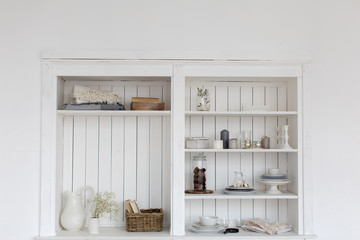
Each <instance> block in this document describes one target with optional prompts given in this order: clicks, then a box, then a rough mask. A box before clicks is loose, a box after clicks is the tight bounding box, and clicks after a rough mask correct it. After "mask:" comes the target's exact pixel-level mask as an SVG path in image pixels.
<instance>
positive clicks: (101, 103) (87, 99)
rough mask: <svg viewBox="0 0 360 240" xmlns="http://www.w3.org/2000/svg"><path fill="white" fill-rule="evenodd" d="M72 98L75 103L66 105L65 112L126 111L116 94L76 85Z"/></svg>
mask: <svg viewBox="0 0 360 240" xmlns="http://www.w3.org/2000/svg"><path fill="white" fill-rule="evenodd" d="M72 98H73V102H71V103H67V104H64V109H65V110H125V107H124V105H122V104H121V98H120V97H119V96H118V95H117V94H116V93H112V92H108V91H104V90H97V89H91V88H88V87H85V86H77V85H75V86H74V89H73V94H72Z"/></svg>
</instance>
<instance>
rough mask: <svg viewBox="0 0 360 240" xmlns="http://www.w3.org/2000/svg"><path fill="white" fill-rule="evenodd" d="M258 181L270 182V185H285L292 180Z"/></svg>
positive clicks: (261, 181) (262, 181)
mask: <svg viewBox="0 0 360 240" xmlns="http://www.w3.org/2000/svg"><path fill="white" fill-rule="evenodd" d="M258 182H260V183H263V184H268V185H284V184H288V183H291V181H289V180H285V181H274V180H271V181H270V180H266V181H265V180H258Z"/></svg>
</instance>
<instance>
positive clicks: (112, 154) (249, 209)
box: [36, 51, 314, 239]
mask: <svg viewBox="0 0 360 240" xmlns="http://www.w3.org/2000/svg"><path fill="white" fill-rule="evenodd" d="M294 56H295V55H291V54H289V55H286V54H275V55H272V57H271V56H270V57H269V55H268V56H265V55H261V54H258V53H241V52H240V53H236V52H231V53H229V52H227V53H207V52H143V51H71V52H68V51H44V53H43V81H42V109H43V111H42V156H41V227H40V236H38V237H36V238H37V239H222V238H223V235H221V234H215V235H209V234H205V235H203V234H195V233H191V232H188V231H187V226H188V225H189V224H191V223H192V222H193V221H196V220H197V219H198V217H199V216H201V215H217V216H219V217H224V218H228V219H238V218H240V219H246V218H253V217H261V218H268V219H270V220H275V221H280V222H287V223H290V224H292V225H293V228H294V231H293V232H290V233H286V234H283V235H279V236H267V235H263V234H256V233H249V232H243V231H240V233H239V234H232V235H226V239H311V238H314V235H313V232H312V215H311V211H312V203H311V202H312V199H311V196H312V193H311V163H310V161H309V159H310V154H309V152H308V151H307V147H308V144H309V141H308V140H307V139H305V138H304V135H305V134H304V133H306V134H308V133H307V132H306V129H305V128H306V125H304V100H303V96H304V92H303V86H304V85H306V81H308V80H307V72H306V71H305V69H306V68H307V66H308V63H309V59H310V58H309V57H307V56H305V55H296V56H295V57H294ZM269 59H271V60H269ZM254 60H256V61H254ZM305 79H306V81H305ZM76 84H79V85H85V86H89V87H91V88H96V89H104V90H110V91H113V92H116V93H118V94H119V95H120V96H121V98H122V99H123V101H124V105H125V108H126V109H129V106H130V102H131V97H135V96H139V97H158V98H160V99H161V100H162V101H164V102H165V106H166V110H165V111H129V110H127V111H65V110H61V106H62V104H63V103H64V102H69V99H70V93H71V90H72V87H73V86H74V85H76ZM202 86H204V87H206V88H207V89H209V92H210V95H211V109H210V111H208V112H197V111H196V110H195V96H196V95H195V92H196V88H197V87H202ZM264 104H265V105H267V106H268V107H269V111H258V112H244V111H241V105H253V106H262V105H264ZM282 124H289V125H290V131H289V134H290V145H291V146H293V148H294V149H286V150H285V149H275V148H274V146H275V141H274V139H275V131H274V129H275V127H276V126H279V125H282ZM304 126H305V128H304ZM222 129H228V130H229V131H230V137H231V138H232V137H237V138H238V137H239V136H240V132H241V131H242V130H252V132H253V139H254V140H257V139H259V138H260V137H261V136H262V135H267V136H269V137H270V138H271V147H272V148H271V149H249V150H247V149H223V150H215V149H185V144H184V139H185V137H209V138H211V139H219V132H220V131H221V130H222ZM306 136H307V135H306ZM199 153H203V154H205V155H206V156H207V159H208V168H207V188H208V189H213V190H215V192H214V193H213V194H210V195H191V194H185V193H184V191H185V189H188V188H192V168H191V158H192V156H193V155H196V154H199ZM304 156H305V157H304ZM304 166H306V168H304ZM273 167H279V168H281V169H282V171H283V172H285V173H287V174H288V175H289V177H290V178H291V180H292V182H291V183H290V184H289V185H288V186H281V190H283V194H280V195H269V194H265V193H264V191H265V190H266V189H265V186H264V185H262V184H260V183H258V182H257V179H258V178H259V176H260V175H261V174H263V173H265V172H266V169H267V168H273ZM236 170H237V171H239V170H241V171H242V172H244V173H245V174H246V176H247V177H248V179H249V181H250V184H251V185H253V186H254V187H255V188H256V189H257V190H258V191H257V192H256V193H254V194H247V195H227V194H224V193H223V192H222V189H224V188H225V187H226V186H227V185H229V184H230V183H231V182H232V179H233V171H236ZM309 184H310V185H309ZM86 185H89V186H92V187H93V188H94V189H95V190H96V191H106V190H111V191H114V192H115V193H116V195H117V198H118V201H120V202H121V203H122V202H123V201H124V200H126V199H136V200H137V201H138V203H139V205H140V207H141V208H154V207H161V208H163V209H164V212H165V224H164V225H165V229H164V231H162V232H159V233H128V232H126V231H125V230H124V224H125V222H124V213H123V212H122V213H121V214H120V217H118V218H105V219H104V220H103V221H102V226H104V228H102V229H101V233H100V234H99V235H90V234H88V233H87V232H86V229H84V230H82V231H79V232H67V231H64V230H62V228H61V225H60V223H59V218H60V214H61V210H62V205H63V197H62V196H63V193H64V192H65V191H75V192H76V191H79V189H80V188H81V187H83V186H86Z"/></svg>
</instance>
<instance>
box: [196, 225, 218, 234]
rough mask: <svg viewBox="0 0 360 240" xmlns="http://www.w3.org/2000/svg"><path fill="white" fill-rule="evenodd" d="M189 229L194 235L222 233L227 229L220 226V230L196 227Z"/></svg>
mask: <svg viewBox="0 0 360 240" xmlns="http://www.w3.org/2000/svg"><path fill="white" fill-rule="evenodd" d="M189 229H190V231H192V232H194V233H221V232H223V231H224V229H225V227H223V226H220V227H218V228H196V227H194V226H189Z"/></svg>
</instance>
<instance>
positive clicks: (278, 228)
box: [241, 218, 291, 235]
mask: <svg viewBox="0 0 360 240" xmlns="http://www.w3.org/2000/svg"><path fill="white" fill-rule="evenodd" d="M241 228H242V229H243V230H246V231H252V232H259V233H267V234H270V235H273V234H280V233H284V232H288V231H291V225H289V224H282V223H278V222H270V221H268V220H264V219H260V218H253V219H249V220H246V221H243V222H242V225H241Z"/></svg>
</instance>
